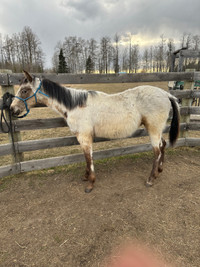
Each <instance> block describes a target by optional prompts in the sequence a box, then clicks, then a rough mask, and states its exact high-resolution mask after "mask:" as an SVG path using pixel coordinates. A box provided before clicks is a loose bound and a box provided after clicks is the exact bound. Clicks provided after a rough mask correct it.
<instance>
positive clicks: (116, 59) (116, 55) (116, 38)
mask: <svg viewBox="0 0 200 267" xmlns="http://www.w3.org/2000/svg"><path fill="white" fill-rule="evenodd" d="M119 40H120V36H119V35H118V34H117V33H116V34H115V36H114V41H115V48H114V71H115V73H119Z"/></svg>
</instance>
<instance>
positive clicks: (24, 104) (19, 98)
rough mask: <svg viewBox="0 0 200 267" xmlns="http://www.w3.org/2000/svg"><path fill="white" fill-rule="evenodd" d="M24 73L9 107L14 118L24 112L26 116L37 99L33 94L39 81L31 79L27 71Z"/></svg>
mask: <svg viewBox="0 0 200 267" xmlns="http://www.w3.org/2000/svg"><path fill="white" fill-rule="evenodd" d="M23 72H24V76H25V77H24V79H23V80H22V82H21V84H20V87H19V89H18V91H17V93H16V95H15V98H14V100H13V102H12V104H11V106H10V109H11V112H12V114H13V115H14V116H18V115H19V114H21V113H22V112H23V111H24V110H26V112H27V113H26V114H25V115H27V114H28V112H29V110H30V108H31V107H33V106H35V104H36V102H37V98H36V96H35V92H36V90H37V88H38V87H39V85H40V79H39V78H36V77H32V76H31V75H30V74H29V73H28V72H27V71H23Z"/></svg>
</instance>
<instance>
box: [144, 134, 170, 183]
mask: <svg viewBox="0 0 200 267" xmlns="http://www.w3.org/2000/svg"><path fill="white" fill-rule="evenodd" d="M149 135H150V139H151V144H152V147H153V152H154V161H153V167H152V170H151V173H150V176H149V178H148V179H147V182H146V186H152V185H153V181H154V179H156V178H157V177H158V174H159V172H162V167H163V166H162V165H163V161H164V148H165V145H166V142H165V140H164V139H163V138H161V133H160V132H159V131H158V132H157V133H152V132H150V131H149Z"/></svg>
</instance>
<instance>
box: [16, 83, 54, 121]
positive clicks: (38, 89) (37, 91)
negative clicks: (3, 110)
mask: <svg viewBox="0 0 200 267" xmlns="http://www.w3.org/2000/svg"><path fill="white" fill-rule="evenodd" d="M41 85H42V81H40V84H39V86H38V88H37V90H36V91H35V93H34V94H33V95H31V96H29V97H27V98H21V97H19V96H15V97H16V98H17V99H19V100H21V101H23V102H24V105H25V107H26V113H25V114H24V115H21V116H17V118H19V119H21V118H24V117H26V116H27V115H28V113H29V112H30V109H29V108H28V105H27V103H26V101H27V100H28V99H30V98H32V97H35V102H36V103H37V95H36V94H37V93H40V94H42V95H44V96H47V97H49V96H48V95H47V94H45V93H43V92H42V91H41V90H40V89H41Z"/></svg>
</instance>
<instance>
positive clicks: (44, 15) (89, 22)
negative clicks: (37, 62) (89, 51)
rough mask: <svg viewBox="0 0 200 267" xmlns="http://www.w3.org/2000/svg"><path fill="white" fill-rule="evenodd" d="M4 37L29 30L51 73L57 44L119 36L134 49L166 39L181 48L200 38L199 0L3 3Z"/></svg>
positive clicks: (0, 29)
mask: <svg viewBox="0 0 200 267" xmlns="http://www.w3.org/2000/svg"><path fill="white" fill-rule="evenodd" d="M0 4H1V8H0V33H1V34H3V35H4V34H9V35H12V34H13V33H18V32H21V31H22V30H23V28H24V27H25V26H29V27H30V28H31V29H32V31H33V32H34V33H35V34H36V35H37V36H38V37H39V39H40V41H41V44H42V49H43V51H44V53H45V55H46V64H45V66H46V67H51V58H52V56H53V53H54V48H55V46H56V44H57V43H58V41H64V38H65V37H66V36H78V37H82V38H85V39H90V38H95V39H96V40H97V41H98V40H100V38H101V37H103V36H110V37H111V38H113V37H114V35H115V34H116V33H118V34H119V35H121V36H122V40H125V39H126V37H127V36H129V37H130V36H131V39H132V43H133V44H137V43H138V44H140V45H141V46H145V45H154V44H156V43H157V42H158V41H159V40H160V36H161V35H162V34H163V35H164V37H165V38H174V40H175V41H176V42H178V41H179V40H180V38H181V35H182V34H183V33H184V32H185V33H192V34H193V35H196V34H197V35H200V0H190V1H188V0H146V1H145V0H0Z"/></svg>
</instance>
